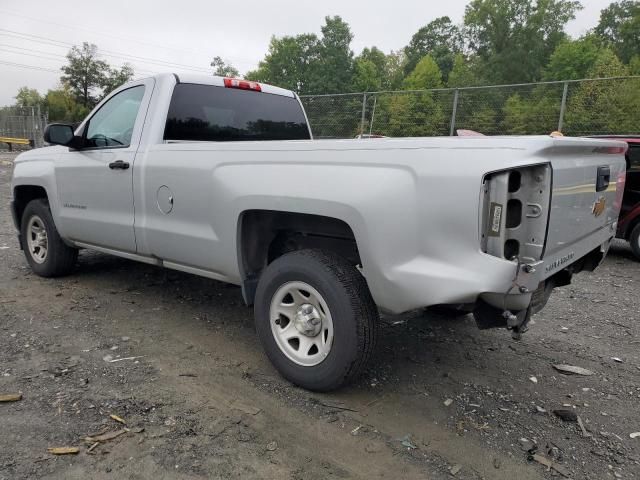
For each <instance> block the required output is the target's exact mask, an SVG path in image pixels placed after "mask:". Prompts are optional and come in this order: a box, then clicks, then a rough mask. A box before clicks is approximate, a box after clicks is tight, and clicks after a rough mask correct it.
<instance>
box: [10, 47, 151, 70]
mask: <svg viewBox="0 0 640 480" xmlns="http://www.w3.org/2000/svg"><path fill="white" fill-rule="evenodd" d="M1 47H8V48H12V49H15V50H18V51H11V50H6V49H3V48H1ZM20 50H24V51H26V52H34V53H35V54H34V53H24V52H22V51H20ZM0 51H4V52H7V53H12V54H14V55H27V56H30V57H38V58H44V59H47V60H52V61H59V60H58V59H64V60H66V59H67V57H66V55H60V54H57V53H50V52H45V51H42V50H35V49H32V48H25V47H16V46H13V45H6V44H0ZM36 54H45V55H48V56H42V55H36ZM52 57H55V58H52ZM136 72H140V73H143V74H147V75H155V74H156V73H158V72H154V71H151V70H147V69H144V68H138V67H135V68H134V73H136Z"/></svg>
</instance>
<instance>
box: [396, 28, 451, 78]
mask: <svg viewBox="0 0 640 480" xmlns="http://www.w3.org/2000/svg"><path fill="white" fill-rule="evenodd" d="M462 47H463V39H462V34H461V32H460V29H459V28H458V27H457V26H456V25H453V24H452V23H451V19H450V18H449V17H439V18H436V19H435V20H433V21H432V22H429V23H428V24H427V25H426V26H424V27H422V28H421V29H420V30H418V31H417V32H416V33H415V34H414V35H413V37H412V38H411V41H410V42H409V45H407V46H406V47H405V49H404V52H405V55H406V57H407V61H406V64H405V67H404V68H405V70H404V72H405V75H409V74H410V73H411V72H412V71H413V70H414V69H415V68H416V65H418V62H419V61H420V60H421V59H422V58H423V57H424V56H426V55H431V57H432V58H433V59H434V60H435V61H436V63H437V64H438V67H439V68H440V71H441V72H442V76H443V77H444V79H445V81H446V79H447V78H448V76H449V72H451V70H452V69H453V63H454V58H455V56H456V54H458V53H461V52H462Z"/></svg>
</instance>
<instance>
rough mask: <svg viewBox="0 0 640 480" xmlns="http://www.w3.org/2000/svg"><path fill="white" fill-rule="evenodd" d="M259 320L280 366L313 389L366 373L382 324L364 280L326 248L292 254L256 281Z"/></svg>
mask: <svg viewBox="0 0 640 480" xmlns="http://www.w3.org/2000/svg"><path fill="white" fill-rule="evenodd" d="M255 319H256V329H257V331H258V336H259V338H260V341H261V343H262V345H263V347H264V349H265V352H266V354H267V356H268V357H269V360H271V362H272V363H273V365H274V366H275V367H276V369H277V370H278V371H279V372H280V373H281V374H282V376H284V377H285V378H287V379H288V380H290V381H291V382H293V383H295V384H296V385H299V386H301V387H303V388H306V389H309V390H315V391H329V390H334V389H336V388H338V387H340V386H342V385H344V384H345V383H348V382H349V381H351V380H352V379H354V378H355V377H356V376H357V375H358V374H359V373H360V372H361V371H362V370H363V369H364V367H365V365H366V363H367V361H368V360H369V357H370V356H371V353H372V352H373V350H374V347H375V341H376V337H377V331H378V324H379V317H378V310H377V308H376V306H375V303H374V302H373V298H372V297H371V293H370V292H369V289H368V287H367V283H366V281H365V279H364V277H363V276H362V275H361V274H360V272H359V271H358V270H357V269H356V268H355V267H354V266H353V265H351V264H350V263H349V262H348V261H347V260H345V259H344V258H342V257H340V256H338V255H336V254H333V253H331V252H326V251H323V250H299V251H296V252H291V253H287V254H285V255H283V256H281V257H279V258H277V259H276V260H274V261H273V262H272V263H271V264H269V266H268V267H267V268H266V269H265V271H264V272H263V273H262V276H261V277H260V281H259V283H258V289H257V292H256V300H255Z"/></svg>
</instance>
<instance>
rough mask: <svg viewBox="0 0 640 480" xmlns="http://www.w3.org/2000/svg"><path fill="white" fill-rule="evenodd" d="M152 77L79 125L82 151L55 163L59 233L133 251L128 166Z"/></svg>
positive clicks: (117, 95) (118, 94)
mask: <svg viewBox="0 0 640 480" xmlns="http://www.w3.org/2000/svg"><path fill="white" fill-rule="evenodd" d="M152 89H153V79H148V80H145V81H141V82H140V84H138V85H134V86H131V87H128V88H126V89H124V90H120V91H117V92H116V93H115V94H113V95H111V97H109V98H108V99H107V100H106V101H105V102H103V103H102V105H101V106H100V107H99V108H98V109H97V110H95V111H94V112H93V114H92V116H91V117H90V118H89V119H88V120H86V121H85V122H84V123H83V125H82V126H81V127H80V131H82V132H83V136H84V137H85V145H86V146H85V148H82V149H81V150H71V149H69V151H67V152H63V153H62V154H61V155H60V156H59V157H58V159H57V160H56V163H55V169H56V172H55V177H56V182H57V187H58V188H57V189H58V204H59V208H60V210H59V211H60V216H59V220H60V227H59V229H60V231H61V232H62V233H63V234H64V236H65V237H66V238H69V239H71V240H73V241H75V242H78V243H81V244H82V243H84V244H88V245H95V246H100V247H104V248H110V249H114V250H120V251H126V252H135V251H136V240H135V234H134V228H133V221H134V209H133V165H134V160H135V155H136V151H137V149H138V144H139V141H140V136H141V133H142V125H143V123H144V117H145V113H146V111H147V106H148V103H149V98H150V97H151V91H152Z"/></svg>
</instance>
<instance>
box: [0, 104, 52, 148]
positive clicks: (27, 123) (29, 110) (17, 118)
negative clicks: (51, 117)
mask: <svg viewBox="0 0 640 480" xmlns="http://www.w3.org/2000/svg"><path fill="white" fill-rule="evenodd" d="M46 125H47V115H46V113H42V112H41V111H40V107H39V106H38V107H4V108H0V137H9V138H19V139H26V140H29V142H30V144H31V146H33V147H35V148H38V147H42V146H44V140H43V137H42V135H43V133H44V127H45V126H46ZM5 147H6V148H9V147H8V145H7V144H6V143H1V142H0V148H5Z"/></svg>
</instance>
